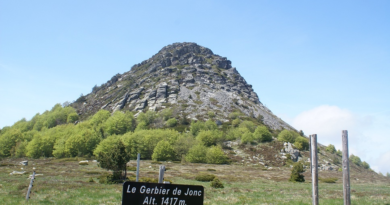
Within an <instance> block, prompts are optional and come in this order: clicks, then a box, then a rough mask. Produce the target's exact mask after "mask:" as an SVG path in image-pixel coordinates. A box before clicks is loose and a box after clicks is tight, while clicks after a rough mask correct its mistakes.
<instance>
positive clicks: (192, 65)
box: [73, 43, 293, 129]
mask: <svg viewBox="0 0 390 205" xmlns="http://www.w3.org/2000/svg"><path fill="white" fill-rule="evenodd" d="M73 106H74V107H76V108H77V109H78V111H79V114H80V115H82V116H84V117H85V116H89V115H92V114H94V113H95V112H97V111H98V110H99V109H106V110H109V111H111V112H114V111H116V110H129V111H136V112H140V111H142V110H156V111H158V110H161V109H163V108H166V107H173V108H180V109H179V110H180V111H179V112H180V113H182V114H183V113H184V114H185V115H186V116H187V117H188V118H190V119H193V120H200V119H207V118H208V115H207V114H208V113H209V112H210V111H211V112H214V114H215V116H216V118H217V119H219V120H220V121H222V122H223V121H226V120H227V118H228V115H229V114H230V113H231V112H235V111H239V112H242V113H244V114H245V115H247V116H250V117H259V116H260V117H261V116H262V118H263V121H264V124H266V125H268V126H269V127H270V128H272V129H282V128H285V129H293V128H292V127H291V126H289V125H288V124H287V123H285V122H284V121H282V120H281V119H280V118H278V117H276V116H275V115H274V114H273V113H272V112H271V111H270V110H269V109H268V108H267V107H265V106H264V105H263V104H262V103H261V102H260V100H259V97H258V95H257V94H256V93H255V91H254V90H253V88H252V85H250V84H248V83H247V82H246V81H245V79H244V78H243V77H242V76H241V75H240V74H239V72H238V71H237V69H236V68H234V67H232V65H231V61H229V60H228V59H227V58H225V57H221V56H219V55H216V54H214V53H213V52H212V51H211V50H210V49H208V48H205V47H202V46H199V45H197V44H195V43H174V44H172V45H168V46H165V47H164V48H162V49H161V50H160V51H159V52H158V53H157V54H155V55H154V56H153V57H151V58H149V59H148V60H145V61H143V62H141V63H139V64H136V65H134V66H133V67H132V68H131V70H130V71H128V72H125V73H123V74H117V75H115V76H113V77H112V78H111V80H109V81H107V83H105V84H103V85H101V86H95V87H94V88H93V91H92V92H91V93H90V94H88V95H86V96H83V97H80V98H79V99H78V100H77V101H76V102H75V103H73Z"/></svg>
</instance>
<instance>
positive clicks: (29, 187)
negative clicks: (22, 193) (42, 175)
mask: <svg viewBox="0 0 390 205" xmlns="http://www.w3.org/2000/svg"><path fill="white" fill-rule="evenodd" d="M34 179H35V171H34V172H33V174H32V177H31V181H30V186H28V190H27V195H26V200H27V201H28V199H29V198H30V193H31V188H32V187H33V183H34Z"/></svg>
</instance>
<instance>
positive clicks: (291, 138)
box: [278, 130, 299, 143]
mask: <svg viewBox="0 0 390 205" xmlns="http://www.w3.org/2000/svg"><path fill="white" fill-rule="evenodd" d="M298 136H299V134H298V133H296V132H294V131H291V130H283V131H282V132H280V133H279V135H278V140H279V141H281V142H291V143H294V142H295V139H296V138H297V137H298Z"/></svg>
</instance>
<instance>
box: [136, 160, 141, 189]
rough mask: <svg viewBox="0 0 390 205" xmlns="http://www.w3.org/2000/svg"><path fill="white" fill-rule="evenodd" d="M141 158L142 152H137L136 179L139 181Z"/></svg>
mask: <svg viewBox="0 0 390 205" xmlns="http://www.w3.org/2000/svg"><path fill="white" fill-rule="evenodd" d="M140 159H141V154H140V153H138V154H137V175H136V179H135V181H136V182H138V180H139V161H140Z"/></svg>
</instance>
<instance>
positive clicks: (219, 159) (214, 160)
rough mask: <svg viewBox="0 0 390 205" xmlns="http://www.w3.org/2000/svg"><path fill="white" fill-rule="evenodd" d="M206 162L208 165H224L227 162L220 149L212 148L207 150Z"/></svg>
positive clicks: (217, 147)
mask: <svg viewBox="0 0 390 205" xmlns="http://www.w3.org/2000/svg"><path fill="white" fill-rule="evenodd" d="M206 162H207V163H209V164H226V163H227V162H228V160H227V157H226V156H225V153H224V152H223V151H222V148H221V147H219V146H213V147H210V148H209V149H208V150H207V153H206Z"/></svg>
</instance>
